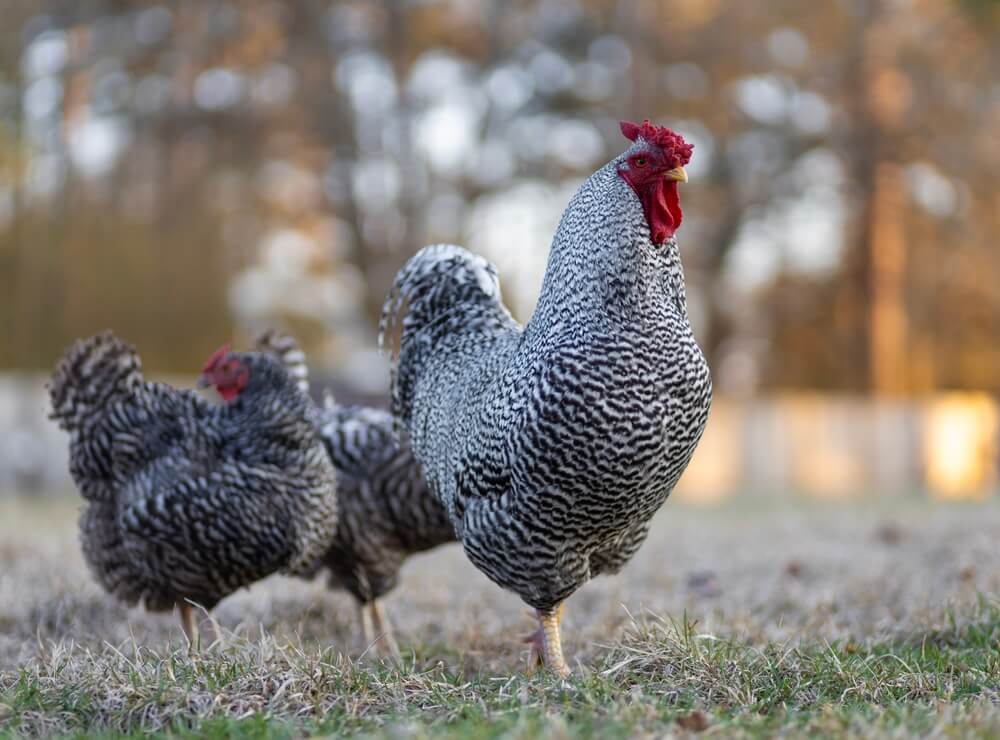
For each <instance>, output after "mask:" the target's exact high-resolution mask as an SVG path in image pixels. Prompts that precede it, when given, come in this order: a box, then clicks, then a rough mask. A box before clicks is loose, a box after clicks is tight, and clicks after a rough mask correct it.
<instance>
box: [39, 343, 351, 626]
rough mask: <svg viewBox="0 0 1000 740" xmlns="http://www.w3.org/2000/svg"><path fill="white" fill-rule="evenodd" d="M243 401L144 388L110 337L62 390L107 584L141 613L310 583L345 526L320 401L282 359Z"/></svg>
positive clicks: (53, 392)
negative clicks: (249, 589)
mask: <svg viewBox="0 0 1000 740" xmlns="http://www.w3.org/2000/svg"><path fill="white" fill-rule="evenodd" d="M230 356H231V357H233V358H236V359H238V360H239V361H240V362H241V363H243V365H244V366H245V367H247V368H249V381H248V383H247V385H246V388H245V389H244V390H243V392H242V393H241V394H240V395H239V397H238V398H236V399H235V400H234V401H232V402H230V403H226V404H214V403H211V402H208V401H206V400H204V399H202V398H201V397H199V396H198V395H196V394H195V393H192V392H190V391H185V390H178V389H176V388H172V387H170V386H167V385H164V384H161V383H153V382H148V381H146V380H144V378H143V377H142V373H141V366H140V361H139V357H138V355H137V354H136V353H135V351H134V349H133V348H132V347H130V346H128V345H126V344H125V343H124V342H122V341H121V340H120V339H118V338H117V337H115V336H114V335H113V334H111V333H110V332H104V333H101V334H98V335H96V336H94V337H92V338H90V339H86V340H81V341H78V342H76V343H75V344H74V345H73V346H72V347H71V348H70V349H69V351H68V352H67V354H66V355H65V356H64V358H63V359H62V361H61V362H60V363H59V365H58V366H57V368H56V371H55V373H54V375H53V377H52V380H51V381H50V383H49V392H50V396H51V404H52V418H53V419H55V420H56V421H57V422H58V423H59V426H60V427H62V428H63V429H64V430H66V431H67V432H68V433H69V435H70V470H71V473H72V475H73V478H74V480H75V482H76V484H77V486H78V487H79V489H80V492H81V494H82V495H83V497H84V500H85V505H84V509H83V512H82V514H81V517H80V535H81V540H82V544H83V551H84V555H85V557H86V560H87V562H88V564H89V565H90V567H91V569H92V571H93V572H94V574H95V576H96V577H97V579H98V581H100V583H101V584H102V585H103V586H104V587H105V588H106V589H107V590H108V591H109V592H110V593H112V594H113V595H114V596H116V597H118V598H119V599H121V600H123V601H124V602H126V603H128V604H135V603H137V602H139V601H142V602H144V604H145V605H146V607H147V608H149V609H151V610H166V609H170V608H172V607H173V605H174V604H183V603H184V602H185V600H191V601H194V602H196V603H198V604H201V605H203V606H204V607H206V608H212V607H213V606H214V605H215V604H216V603H217V602H218V601H219V600H221V599H222V598H224V597H225V596H227V595H228V594H230V593H232V592H233V591H235V590H237V589H239V588H241V587H243V586H248V585H249V584H251V583H253V582H254V581H256V580H258V579H260V578H263V577H265V576H267V575H270V574H272V573H275V572H278V571H283V572H287V573H293V574H294V573H304V572H309V571H310V570H312V569H313V568H315V563H316V562H317V561H318V560H319V559H320V558H321V557H322V556H323V554H324V553H325V552H326V550H327V548H328V547H329V545H330V542H331V539H332V537H333V534H334V532H335V529H336V524H337V497H336V487H335V486H336V484H335V474H334V470H333V465H332V464H331V463H330V460H329V457H328V455H327V454H326V450H325V448H324V446H323V442H322V441H321V439H320V437H319V435H318V433H317V431H316V428H317V424H318V419H317V417H316V409H315V407H314V406H313V404H312V402H311V401H310V400H309V399H308V397H307V396H306V395H304V394H303V393H302V392H301V391H300V390H299V389H298V388H297V387H296V380H295V379H294V378H292V377H291V376H290V375H289V374H288V373H287V372H286V371H285V369H284V367H283V366H282V364H281V363H280V362H278V361H277V360H275V359H274V358H272V357H270V356H267V355H263V354H256V353H233V354H232V355H230Z"/></svg>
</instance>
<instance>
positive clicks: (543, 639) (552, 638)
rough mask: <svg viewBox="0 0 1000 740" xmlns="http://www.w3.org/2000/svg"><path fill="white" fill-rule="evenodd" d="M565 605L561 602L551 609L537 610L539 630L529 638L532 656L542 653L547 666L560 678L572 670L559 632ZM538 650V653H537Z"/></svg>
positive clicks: (541, 655) (542, 658) (541, 656)
mask: <svg viewBox="0 0 1000 740" xmlns="http://www.w3.org/2000/svg"><path fill="white" fill-rule="evenodd" d="M562 615H563V605H562V604H559V605H558V606H556V607H555V608H554V609H552V610H550V611H543V610H541V609H539V610H538V611H537V616H538V624H539V627H538V630H537V631H536V632H535V634H534V635H532V636H531V637H530V638H529V642H530V643H531V645H532V657H533V658H535V660H537V659H538V658H537V657H535V656H536V655H538V653H540V656H538V657H540V658H541V660H542V661H543V662H544V663H545V667H546V668H548V669H549V671H551V672H552V673H554V674H555V675H557V676H559V677H560V678H566V677H567V676H568V675H569V673H570V671H569V666H568V665H566V659H565V658H564V657H563V651H562V637H561V636H560V633H559V622H560V621H561V620H562ZM536 651H537V653H536Z"/></svg>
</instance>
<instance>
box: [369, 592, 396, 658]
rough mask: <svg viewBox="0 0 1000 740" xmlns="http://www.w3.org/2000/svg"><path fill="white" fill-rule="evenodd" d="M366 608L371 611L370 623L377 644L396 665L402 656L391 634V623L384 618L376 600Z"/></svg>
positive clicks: (383, 613)
mask: <svg viewBox="0 0 1000 740" xmlns="http://www.w3.org/2000/svg"><path fill="white" fill-rule="evenodd" d="M368 607H369V608H370V609H371V613H372V622H374V624H375V632H376V633H377V635H378V639H379V640H380V642H379V644H380V645H383V646H384V647H385V648H386V651H387V652H388V653H389V657H391V658H392V659H393V660H394V661H396V662H397V663H398V662H399V661H400V660H402V656H401V655H400V652H399V645H398V644H396V637H395V635H393V633H392V623H391V622H390V621H389V619H388V617H386V615H385V612H384V611H383V609H382V604H380V603H379V601H378V599H375V600H373V601H372V602H371V603H370V604H369V605H368Z"/></svg>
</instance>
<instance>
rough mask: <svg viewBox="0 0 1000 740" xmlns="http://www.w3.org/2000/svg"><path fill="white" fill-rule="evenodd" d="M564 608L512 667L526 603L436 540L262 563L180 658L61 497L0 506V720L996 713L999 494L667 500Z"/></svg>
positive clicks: (146, 724) (384, 727) (443, 723)
mask: <svg viewBox="0 0 1000 740" xmlns="http://www.w3.org/2000/svg"><path fill="white" fill-rule="evenodd" d="M665 514H666V515H664V516H662V517H661V518H660V519H659V520H658V522H657V527H656V529H655V531H654V534H653V536H651V539H650V542H649V543H648V545H647V547H646V548H644V550H643V552H642V553H641V554H640V556H639V557H637V559H636V562H635V563H633V564H632V566H630V568H629V569H627V570H626V571H625V572H623V573H622V574H621V575H620V576H619V577H617V578H614V579H600V580H598V581H595V582H594V583H593V584H590V585H588V587H587V588H585V589H583V590H582V591H581V592H580V593H579V594H578V595H577V596H575V597H574V598H573V599H572V600H571V602H570V604H569V610H568V612H569V613H568V622H567V625H566V638H567V652H568V655H569V657H570V660H571V662H573V661H574V658H575V662H576V663H577V665H576V668H575V670H574V674H573V676H572V677H571V678H570V679H569V680H568V681H566V682H560V681H555V680H553V679H551V678H549V677H548V676H546V675H535V676H527V675H525V674H524V673H523V671H522V655H521V653H522V646H521V645H519V644H518V642H517V639H516V638H517V636H518V634H519V633H520V632H526V631H527V629H528V627H529V621H528V619H527V618H526V617H524V616H523V612H522V611H521V609H522V608H521V607H519V606H518V604H517V602H516V599H515V598H514V597H510V596H508V595H506V594H503V593H502V592H500V591H498V590H497V589H495V588H494V587H492V586H491V585H490V584H489V583H487V582H486V581H485V579H482V578H481V577H478V578H477V574H476V573H475V571H474V570H472V569H471V568H470V567H469V566H468V564H467V563H465V562H464V559H463V558H462V556H461V553H460V552H458V551H456V550H455V549H454V548H453V549H451V550H444V551H442V552H439V553H435V554H433V555H431V556H429V557H421V558H416V559H414V561H413V562H412V563H411V564H410V565H408V567H407V569H406V570H405V572H404V580H403V584H402V585H401V587H400V588H399V589H398V591H397V592H396V593H394V594H393V596H392V597H391V599H390V601H389V606H390V607H391V608H392V615H393V618H394V621H395V622H396V623H397V626H398V628H399V632H400V635H399V636H400V638H401V642H402V644H403V646H404V650H406V651H407V653H408V655H407V657H406V659H405V661H404V664H403V665H402V666H399V667H396V666H392V665H389V664H386V663H382V662H380V661H378V660H375V659H373V658H371V657H369V656H367V655H362V654H361V653H363V651H364V646H359V645H357V644H356V641H355V636H354V623H353V609H352V605H351V603H350V601H349V599H347V598H346V597H345V596H343V595H341V594H332V593H330V592H328V591H327V590H326V589H325V588H324V587H323V585H322V584H321V583H302V582H297V581H289V580H285V579H269V580H268V581H267V582H265V583H263V584H260V585H259V586H255V587H254V589H252V590H251V591H250V592H245V593H241V594H237V595H234V596H233V597H231V598H230V599H229V600H227V601H226V602H224V603H223V604H222V605H221V606H220V608H219V609H218V617H219V621H220V622H221V623H222V626H223V627H224V628H225V630H226V633H227V637H226V640H225V645H224V646H216V647H214V648H212V649H211V650H208V651H204V652H202V653H201V654H198V655H194V656H188V654H187V651H186V650H185V648H184V646H183V643H182V640H181V638H180V636H179V628H178V627H177V626H176V624H175V620H174V618H172V617H171V616H167V615H148V614H145V613H143V612H142V611H141V610H127V609H123V608H122V607H120V606H118V605H115V604H113V603H111V602H109V601H108V600H107V599H105V598H104V597H103V596H102V594H101V592H100V590H99V589H98V588H97V587H96V586H94V585H93V584H92V583H91V582H90V581H89V579H88V577H87V575H86V571H85V569H84V567H83V565H82V564H81V563H80V561H79V555H78V553H77V552H76V550H77V547H76V545H75V542H74V539H75V534H74V532H73V521H72V512H71V511H69V510H68V509H66V505H65V504H63V503H56V504H46V505H40V504H16V503H9V502H2V503H0V522H3V523H4V524H0V535H3V536H4V539H3V540H0V541H2V542H3V543H4V544H2V545H0V557H2V562H3V563H4V568H3V570H2V572H0V735H70V736H74V735H75V736H81V735H87V736H93V735H97V736H102V735H103V736H122V735H124V736H140V735H143V736H144V735H149V734H153V735H157V734H159V735H180V736H199V737H220V738H222V737H226V738H229V737H246V738H258V737H289V738H292V737H301V736H303V735H341V734H350V733H362V734H366V735H369V736H373V737H416V738H422V737H456V738H457V737H462V738H465V737H472V738H495V737H511V738H521V737H576V736H584V737H586V736H594V737H622V738H625V737H635V736H651V737H659V736H663V735H665V734H666V735H686V734H696V733H701V734H707V735H724V736H727V737H729V736H750V737H758V736H772V735H782V736H790V737H806V736H810V737H811V736H815V735H827V736H845V735H848V736H855V737H912V736H925V737H983V738H987V737H997V736H1000V600H998V598H997V594H998V593H1000V546H998V545H997V543H998V542H1000V507H998V506H997V504H996V503H987V504H979V505H975V506H971V505H970V506H955V505H952V506H941V505H937V506H932V505H929V504H924V503H917V502H912V501H904V502H892V503H891V504H889V503H884V504H875V505H871V504H854V505H849V506H816V505H812V506H802V505H784V504H778V503H762V502H757V503H756V504H754V505H751V504H749V503H741V504H736V505H733V506H730V507H728V508H727V509H725V510H716V511H705V510H696V509H688V508H684V507H674V508H673V509H672V510H670V511H669V513H665Z"/></svg>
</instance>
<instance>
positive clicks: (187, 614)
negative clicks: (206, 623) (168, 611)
mask: <svg viewBox="0 0 1000 740" xmlns="http://www.w3.org/2000/svg"><path fill="white" fill-rule="evenodd" d="M177 609H178V611H179V612H180V614H181V629H182V630H184V636H185V637H186V638H187V641H188V652H191V653H193V652H195V651H196V650H197V649H198V620H197V619H195V614H194V607H193V606H191V604H189V603H188V602H186V601H178V602H177Z"/></svg>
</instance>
